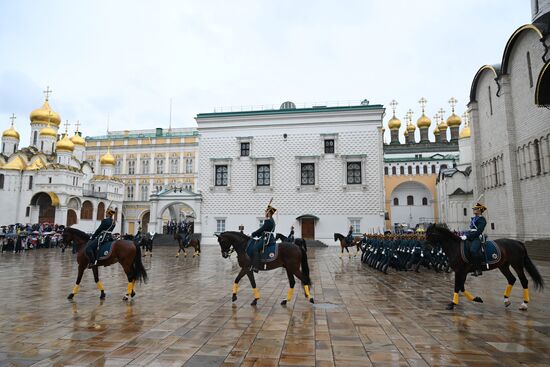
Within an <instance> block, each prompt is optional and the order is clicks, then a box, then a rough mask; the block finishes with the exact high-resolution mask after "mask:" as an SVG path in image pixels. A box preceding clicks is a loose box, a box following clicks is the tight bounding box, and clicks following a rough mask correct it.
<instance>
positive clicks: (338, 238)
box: [334, 233, 361, 257]
mask: <svg viewBox="0 0 550 367" xmlns="http://www.w3.org/2000/svg"><path fill="white" fill-rule="evenodd" d="M334 241H340V248H341V249H342V252H341V253H340V257H342V255H343V254H344V249H346V251H347V253H348V256H349V257H351V253H350V252H349V250H348V247H353V246H355V247H356V249H357V251H356V252H355V255H353V257H355V256H357V254H358V253H359V249H360V246H361V237H359V236H356V237H353V241H351V243H348V242H347V241H346V236H344V235H343V234H340V233H335V234H334Z"/></svg>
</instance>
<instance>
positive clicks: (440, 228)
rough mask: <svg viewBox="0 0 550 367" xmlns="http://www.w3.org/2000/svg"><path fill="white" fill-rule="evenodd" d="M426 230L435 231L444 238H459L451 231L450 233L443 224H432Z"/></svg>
mask: <svg viewBox="0 0 550 367" xmlns="http://www.w3.org/2000/svg"><path fill="white" fill-rule="evenodd" d="M428 230H431V231H437V232H438V233H440V234H442V235H444V236H449V237H453V238H459V236H458V235H457V234H456V233H454V232H453V231H451V230H450V229H449V227H448V226H447V224H445V223H434V224H432V225H431V226H430V227H428Z"/></svg>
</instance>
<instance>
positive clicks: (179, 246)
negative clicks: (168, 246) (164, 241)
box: [176, 241, 181, 257]
mask: <svg viewBox="0 0 550 367" xmlns="http://www.w3.org/2000/svg"><path fill="white" fill-rule="evenodd" d="M180 252H181V245H180V243H179V241H178V253H177V254H176V257H180Z"/></svg>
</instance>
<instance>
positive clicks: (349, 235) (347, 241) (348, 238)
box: [346, 226, 353, 245]
mask: <svg viewBox="0 0 550 367" xmlns="http://www.w3.org/2000/svg"><path fill="white" fill-rule="evenodd" d="M352 242H353V226H349V232H348V235H347V236H346V244H348V245H351V243H352Z"/></svg>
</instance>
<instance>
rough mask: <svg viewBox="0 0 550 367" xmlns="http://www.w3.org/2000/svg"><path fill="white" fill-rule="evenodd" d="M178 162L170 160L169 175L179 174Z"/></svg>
mask: <svg viewBox="0 0 550 367" xmlns="http://www.w3.org/2000/svg"><path fill="white" fill-rule="evenodd" d="M179 164H180V160H179V159H178V158H172V159H170V173H179Z"/></svg>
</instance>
